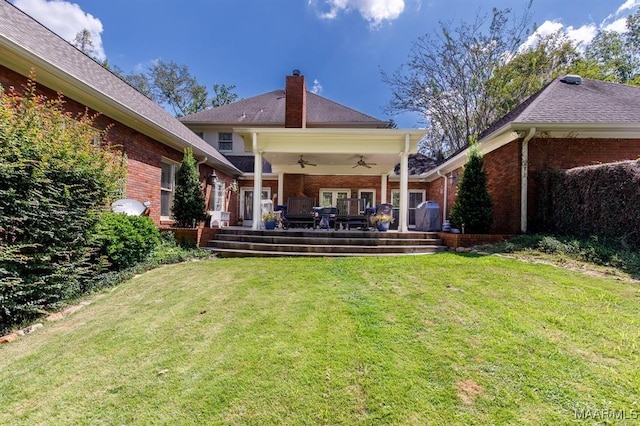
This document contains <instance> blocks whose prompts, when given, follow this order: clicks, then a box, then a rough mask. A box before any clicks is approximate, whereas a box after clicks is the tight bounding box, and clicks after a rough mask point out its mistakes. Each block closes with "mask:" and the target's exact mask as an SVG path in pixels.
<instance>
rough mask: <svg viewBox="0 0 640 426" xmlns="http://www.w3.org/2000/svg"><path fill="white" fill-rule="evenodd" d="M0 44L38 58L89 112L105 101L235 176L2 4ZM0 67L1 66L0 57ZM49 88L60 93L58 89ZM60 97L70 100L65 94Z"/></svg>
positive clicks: (96, 67) (123, 87)
mask: <svg viewBox="0 0 640 426" xmlns="http://www.w3.org/2000/svg"><path fill="white" fill-rule="evenodd" d="M0 45H4V46H9V47H10V48H11V49H12V50H14V51H16V52H18V53H19V54H20V55H23V56H25V57H29V58H33V57H35V58H37V59H35V60H36V61H42V62H44V64H48V66H49V67H50V69H53V70H54V72H55V74H56V75H59V76H61V77H63V78H64V79H68V80H70V81H72V83H73V84H72V85H73V87H74V88H76V89H77V90H79V91H85V92H88V93H89V94H91V101H90V102H87V101H86V99H85V100H84V102H81V103H83V104H85V105H86V104H87V103H91V102H93V104H91V105H87V106H88V107H90V108H92V109H95V110H97V111H99V112H100V111H101V110H102V108H101V105H104V102H105V100H104V98H107V99H108V101H107V102H109V101H110V102H111V103H112V104H115V105H118V108H119V109H120V110H121V111H122V112H123V113H124V114H126V115H127V116H130V117H133V118H135V119H136V120H137V121H140V122H145V121H146V122H150V123H151V127H154V125H155V126H157V127H159V128H160V130H161V132H163V133H165V134H169V135H170V136H171V139H172V142H173V143H175V144H177V145H181V146H188V145H190V146H192V147H193V148H194V150H196V151H199V152H201V153H203V154H204V155H206V156H207V157H208V158H209V160H213V163H214V164H217V165H222V166H224V167H225V168H226V169H227V170H228V171H231V172H239V171H238V170H237V169H236V168H235V167H234V166H233V165H232V164H231V163H230V162H229V161H228V160H227V159H226V158H225V157H224V156H223V155H222V154H220V153H219V152H218V151H217V150H215V149H214V148H212V147H211V146H209V145H208V144H206V143H205V142H204V141H203V140H202V139H200V138H199V137H198V136H196V135H195V134H194V133H193V132H192V131H191V130H189V129H188V128H187V127H185V126H184V125H183V124H182V123H181V122H180V121H178V120H177V119H176V118H175V117H173V116H172V115H170V114H169V113H168V112H166V111H165V110H164V109H163V108H162V107H160V106H159V105H157V104H156V103H154V102H153V101H151V100H149V99H148V98H147V97H146V96H144V95H142V94H141V93H140V92H138V91H137V90H135V89H134V88H133V87H131V86H130V85H128V84H127V83H126V82H124V81H123V80H122V79H120V78H119V77H117V76H116V75H115V74H113V73H112V72H110V71H109V70H107V69H105V68H104V67H102V66H101V65H100V64H98V63H97V62H96V61H94V60H93V59H91V58H90V57H89V56H87V55H85V54H84V53H82V52H81V51H80V50H78V49H76V48H75V47H74V46H72V45H71V44H69V43H68V42H66V41H65V40H63V39H62V38H61V37H59V36H57V35H56V34H55V33H53V32H52V31H50V30H48V29H47V28H46V27H44V26H43V25H41V24H40V23H38V22H37V21H35V20H34V19H32V18H31V17H29V16H28V15H26V14H25V13H23V12H22V11H20V10H19V9H18V8H16V7H15V6H13V5H12V4H11V3H8V2H6V1H0ZM34 62H35V61H34ZM0 64H3V65H4V64H5V62H4V60H3V59H2V58H0ZM39 65H40V66H43V64H36V63H34V64H33V66H34V67H35V68H36V80H37V79H38V68H39ZM50 88H51V89H53V90H60V89H59V88H58V87H50ZM63 94H64V95H65V96H68V97H70V98H72V99H73V98H74V97H73V95H72V94H70V93H68V92H64V93H63ZM100 98H102V99H100ZM148 127H149V126H148V125H147V126H146V128H145V126H141V127H140V128H138V129H137V130H139V131H143V130H140V129H146V130H147V131H152V130H154V129H149V128H148ZM156 131H157V130H156Z"/></svg>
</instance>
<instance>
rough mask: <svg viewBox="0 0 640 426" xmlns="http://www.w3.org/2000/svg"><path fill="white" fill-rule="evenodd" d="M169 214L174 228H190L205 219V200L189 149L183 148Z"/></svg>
mask: <svg viewBox="0 0 640 426" xmlns="http://www.w3.org/2000/svg"><path fill="white" fill-rule="evenodd" d="M171 213H172V214H173V218H174V220H175V221H176V226H179V227H184V228H191V227H195V226H196V225H197V224H198V222H200V221H202V220H204V219H205V217H206V214H205V200H204V194H203V192H202V189H201V188H200V176H199V174H198V170H197V168H196V159H195V158H193V151H192V150H191V148H185V150H184V157H183V159H182V164H181V165H180V168H179V169H178V172H177V173H176V188H175V194H174V198H173V207H171Z"/></svg>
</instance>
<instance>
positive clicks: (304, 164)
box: [298, 155, 317, 169]
mask: <svg viewBox="0 0 640 426" xmlns="http://www.w3.org/2000/svg"><path fill="white" fill-rule="evenodd" d="M302 157H303V155H301V156H300V159H299V160H298V164H300V168H303V169H304V168H305V166H314V167H315V166H317V164H313V163H312V162H310V161H309V160H305V159H304V158H302Z"/></svg>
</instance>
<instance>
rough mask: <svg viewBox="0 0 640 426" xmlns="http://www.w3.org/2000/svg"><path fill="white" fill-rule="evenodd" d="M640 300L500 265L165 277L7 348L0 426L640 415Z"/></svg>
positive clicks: (245, 267) (191, 268) (315, 267)
mask: <svg viewBox="0 0 640 426" xmlns="http://www.w3.org/2000/svg"><path fill="white" fill-rule="evenodd" d="M639 301H640V287H639V285H638V284H637V283H634V282H631V281H620V280H614V279H611V278H600V277H589V276H585V275H583V274H580V273H578V272H575V271H568V270H564V269H561V268H555V267H552V266H548V265H535V264H530V263H525V262H519V261H516V260H513V259H504V258H500V257H497V256H484V257H479V256H472V255H455V254H441V255H434V256H423V257H402V258H353V259H332V258H325V259H287V258H284V259H213V260H207V261H198V262H189V263H182V264H178V265H171V266H165V267H161V268H158V269H155V270H152V271H149V272H147V273H144V274H142V275H139V276H137V277H135V278H133V279H131V280H130V281H127V282H125V283H123V284H121V285H119V286H117V287H116V288H114V289H111V290H109V291H106V292H104V293H102V294H100V295H99V296H98V297H96V298H95V299H94V301H93V303H92V304H91V305H89V306H88V307H86V308H84V309H83V310H80V311H78V312H76V313H75V314H73V315H71V316H69V317H66V318H65V319H63V320H62V321H60V322H56V323H50V324H46V325H45V327H44V329H40V330H38V332H37V333H34V334H31V335H27V336H25V337H23V338H21V339H19V340H17V341H16V342H14V343H11V344H8V345H3V346H1V347H0V371H2V381H0V400H2V403H3V410H2V411H1V412H0V424H92V425H93V424H145V425H146V424H172V425H173V424H256V425H261V424H574V423H575V422H576V414H578V415H581V414H585V413H586V414H587V415H588V414H589V413H591V415H593V413H596V414H598V413H602V412H603V411H602V410H626V411H625V413H626V414H631V413H632V411H631V410H636V411H635V413H638V408H639V404H640V401H639V397H638V395H640V370H639V369H638V368H637V366H638V365H640V364H639V363H640V360H639V359H638V358H639V354H640V315H638V302H639ZM594 410H596V411H594ZM597 410H599V411H597ZM592 422H593V421H592Z"/></svg>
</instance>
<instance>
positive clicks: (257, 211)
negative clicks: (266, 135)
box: [251, 133, 262, 230]
mask: <svg viewBox="0 0 640 426" xmlns="http://www.w3.org/2000/svg"><path fill="white" fill-rule="evenodd" d="M253 155H254V165H253V223H252V224H251V229H253V230H258V229H260V224H261V223H262V206H261V204H260V201H261V200H262V151H258V134H257V133H253Z"/></svg>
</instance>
